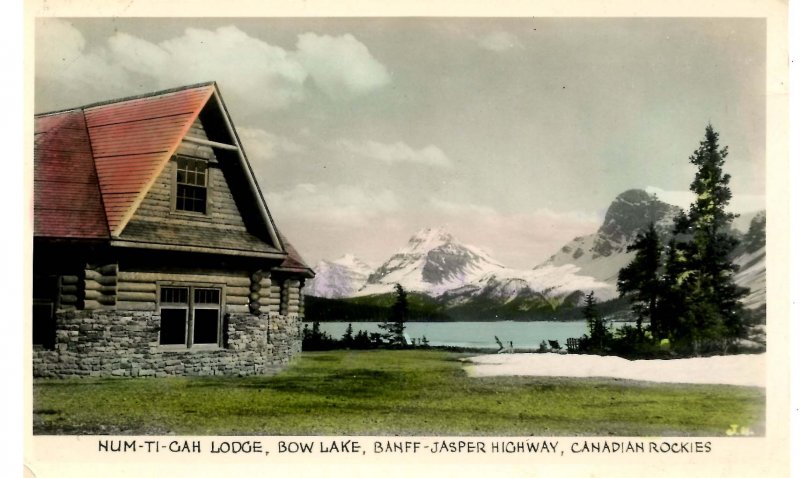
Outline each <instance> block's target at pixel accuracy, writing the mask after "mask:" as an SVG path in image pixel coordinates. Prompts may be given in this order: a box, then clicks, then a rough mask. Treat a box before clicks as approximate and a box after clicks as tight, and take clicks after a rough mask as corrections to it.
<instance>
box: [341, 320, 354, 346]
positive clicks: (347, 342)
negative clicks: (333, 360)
mask: <svg viewBox="0 0 800 478" xmlns="http://www.w3.org/2000/svg"><path fill="white" fill-rule="evenodd" d="M353 340H354V338H353V324H347V329H345V331H344V335H342V345H344V346H345V347H351V346H352V345H353Z"/></svg>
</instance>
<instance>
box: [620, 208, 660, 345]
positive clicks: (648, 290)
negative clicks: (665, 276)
mask: <svg viewBox="0 0 800 478" xmlns="http://www.w3.org/2000/svg"><path fill="white" fill-rule="evenodd" d="M627 251H628V252H636V255H635V256H634V258H633V260H632V261H631V263H630V264H628V266H626V267H623V268H622V269H621V270H620V271H619V276H618V278H617V290H618V291H619V294H620V297H625V296H628V297H630V299H631V302H632V309H633V311H634V312H635V313H636V330H637V332H638V335H639V337H642V322H643V321H644V319H648V320H649V322H650V330H651V331H652V332H653V335H654V336H655V337H658V338H661V337H662V327H661V324H659V323H658V314H657V312H656V311H657V307H658V305H659V304H658V303H659V301H660V300H661V278H660V272H661V253H662V247H661V240H660V239H659V237H658V233H657V232H656V228H655V225H654V224H653V223H652V222H651V223H650V227H649V228H648V229H647V230H646V231H643V232H640V233H639V234H638V235H637V236H636V240H635V241H634V242H633V244H631V245H630V246H628V249H627Z"/></svg>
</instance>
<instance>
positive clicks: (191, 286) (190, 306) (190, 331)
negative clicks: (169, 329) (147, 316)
mask: <svg viewBox="0 0 800 478" xmlns="http://www.w3.org/2000/svg"><path fill="white" fill-rule="evenodd" d="M162 287H170V288H172V287H174V288H187V289H188V297H187V299H188V303H186V304H181V303H175V302H161V288H162ZM195 289H217V290H218V291H219V304H199V305H198V304H195V303H194V290H195ZM156 299H157V300H158V315H159V320H160V317H161V309H162V307H165V308H168V309H185V310H186V325H185V328H184V343H183V344H162V343H161V331H160V330H159V332H158V346H159V348H161V349H164V350H175V351H204V350H206V351H208V350H220V349H223V348H224V346H223V345H224V344H223V343H222V339H223V336H224V332H223V330H222V327H223V325H224V324H225V321H224V315H225V284H217V283H200V282H175V281H157V282H156ZM196 309H207V310H208V309H211V310H217V311H218V314H217V342H216V343H213V344H205V343H204V344H195V343H194V322H195V320H194V311H195V310H196Z"/></svg>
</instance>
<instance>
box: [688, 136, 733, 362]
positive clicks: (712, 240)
mask: <svg viewBox="0 0 800 478" xmlns="http://www.w3.org/2000/svg"><path fill="white" fill-rule="evenodd" d="M727 155H728V148H727V147H724V148H720V146H719V135H718V134H717V132H716V131H714V129H713V128H712V127H711V125H708V126H707V127H706V133H705V138H704V139H703V141H701V142H700V147H699V148H698V149H697V150H696V151H695V152H694V154H693V155H692V156H691V157H690V158H689V160H690V161H691V162H692V164H694V165H695V166H697V173H696V174H695V177H694V181H692V184H691V187H690V188H691V190H692V192H693V193H694V194H695V200H694V202H693V203H692V204H691V206H690V207H689V212H688V213H687V214H681V215H680V216H679V217H678V219H677V220H676V229H675V231H676V233H678V234H685V235H688V237H690V239H689V240H688V241H685V242H680V243H678V244H677V250H676V254H677V259H678V261H679V262H680V264H681V265H682V271H681V272H680V273H679V274H678V275H677V280H676V282H677V284H676V285H677V286H678V290H680V292H681V294H682V296H683V299H684V300H683V302H684V304H685V307H686V310H685V311H684V313H683V316H682V317H681V322H682V323H681V326H680V327H679V331H678V332H679V334H680V335H682V338H683V339H684V340H686V341H687V342H689V343H690V344H691V345H692V348H693V350H694V352H695V353H697V352H699V351H700V349H703V348H709V347H714V346H715V345H721V346H722V348H723V349H725V348H726V347H727V345H728V344H730V341H731V340H732V339H735V338H737V337H740V336H742V334H743V332H744V324H743V317H742V315H743V314H742V305H741V301H740V299H741V298H742V296H743V295H744V294H746V292H747V290H746V289H744V288H742V287H739V286H737V285H736V284H735V283H734V281H733V275H734V273H735V272H736V269H737V267H736V266H735V264H733V262H732V261H731V258H730V255H731V252H732V251H733V249H734V248H735V247H736V245H737V240H736V238H735V237H734V236H733V235H732V234H731V224H732V221H733V219H734V218H735V217H736V216H735V215H734V214H731V213H729V212H727V211H726V207H727V206H728V203H729V202H730V200H731V190H730V187H729V186H728V184H729V182H730V175H729V174H726V173H724V172H723V170H722V166H723V165H724V164H725V158H726V157H727Z"/></svg>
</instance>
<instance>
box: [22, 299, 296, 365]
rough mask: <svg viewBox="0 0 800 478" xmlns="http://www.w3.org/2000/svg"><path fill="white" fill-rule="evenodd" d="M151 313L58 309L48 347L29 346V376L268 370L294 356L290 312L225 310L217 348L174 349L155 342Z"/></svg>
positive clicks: (293, 324)
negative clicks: (52, 341)
mask: <svg viewBox="0 0 800 478" xmlns="http://www.w3.org/2000/svg"><path fill="white" fill-rule="evenodd" d="M160 322H161V317H160V315H159V314H158V313H157V312H124V311H111V310H108V311H103V310H101V311H88V310H85V311H75V310H71V311H61V312H58V313H57V314H56V341H55V349H54V350H42V349H34V351H33V374H34V376H35V377H62V378H67V377H108V376H119V377H146V376H156V377H163V376H168V375H239V376H244V375H258V374H271V373H275V372H276V371H278V370H280V369H281V368H283V367H284V366H285V365H286V364H288V363H289V361H290V360H291V359H292V358H293V357H295V356H297V355H298V354H299V353H300V351H301V346H302V330H301V327H302V322H301V320H300V318H299V317H298V316H297V315H296V314H295V315H288V316H286V315H279V314H275V313H268V314H267V313H265V314H260V315H257V316H256V315H249V314H227V315H226V316H225V318H224V321H223V346H222V347H219V348H216V347H215V348H213V349H208V348H201V347H197V348H194V349H185V350H176V349H174V348H170V347H165V346H161V345H159V343H158V333H159V324H160Z"/></svg>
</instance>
